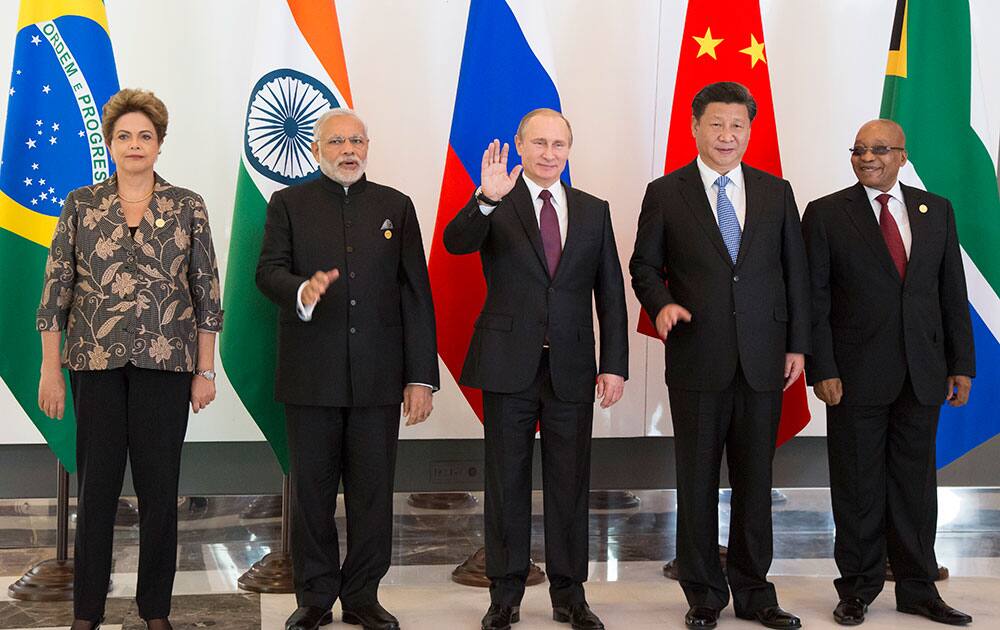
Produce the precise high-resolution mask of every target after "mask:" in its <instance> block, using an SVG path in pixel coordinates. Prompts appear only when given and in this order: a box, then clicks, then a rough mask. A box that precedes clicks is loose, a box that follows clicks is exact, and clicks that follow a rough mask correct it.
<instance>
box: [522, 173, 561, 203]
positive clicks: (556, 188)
mask: <svg viewBox="0 0 1000 630" xmlns="http://www.w3.org/2000/svg"><path fill="white" fill-rule="evenodd" d="M521 177H522V178H523V179H524V183H525V184H527V186H528V193H529V194H530V195H531V201H532V202H534V201H535V200H536V199H538V195H539V194H541V192H542V191H543V190H548V191H549V192H550V193H552V203H553V204H554V205H557V206H558V205H559V204H560V203H562V199H564V198H565V195H564V194H563V187H562V180H556V183H554V184H552V185H551V186H549V187H548V188H542V187H541V186H539V185H538V184H536V183H535V182H533V181H531V178H530V177H525V176H523V175H522V176H521Z"/></svg>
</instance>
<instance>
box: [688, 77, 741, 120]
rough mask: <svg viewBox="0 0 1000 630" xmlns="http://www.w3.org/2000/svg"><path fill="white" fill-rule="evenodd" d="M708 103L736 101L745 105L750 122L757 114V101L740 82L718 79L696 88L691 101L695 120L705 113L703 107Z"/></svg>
mask: <svg viewBox="0 0 1000 630" xmlns="http://www.w3.org/2000/svg"><path fill="white" fill-rule="evenodd" d="M709 103H738V104H740V105H746V107H747V114H749V115H750V122H753V119H754V117H755V116H757V101H755V100H753V94H751V93H750V90H748V89H747V88H746V86H745V85H743V84H742V83H737V82H735V81H719V82H718V83H709V84H708V85H706V86H705V87H703V88H701V89H700V90H698V93H697V94H695V95H694V100H693V101H691V113H692V114H693V115H694V117H695V119H696V120H701V115H702V114H704V113H705V108H706V107H708V105H709Z"/></svg>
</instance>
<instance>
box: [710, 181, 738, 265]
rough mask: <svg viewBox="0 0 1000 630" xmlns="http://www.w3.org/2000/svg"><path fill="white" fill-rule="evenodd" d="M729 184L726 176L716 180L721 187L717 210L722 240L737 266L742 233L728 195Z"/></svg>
mask: <svg viewBox="0 0 1000 630" xmlns="http://www.w3.org/2000/svg"><path fill="white" fill-rule="evenodd" d="M727 184H729V178H728V177H726V176H725V175H720V176H719V178H718V179H717V180H715V185H716V186H718V187H719V194H718V196H717V197H716V198H715V208H716V213H717V214H718V215H719V231H720V232H722V240H723V242H724V243H725V244H726V249H727V250H729V258H731V259H732V261H733V264H734V265H735V264H736V255H737V254H739V253H740V236H741V233H742V231H741V230H740V222H739V219H737V218H736V208H734V207H733V202H732V201H730V200H729V197H728V196H727V195H726V185H727Z"/></svg>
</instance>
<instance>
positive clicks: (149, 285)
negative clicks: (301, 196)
mask: <svg viewBox="0 0 1000 630" xmlns="http://www.w3.org/2000/svg"><path fill="white" fill-rule="evenodd" d="M37 328H38V330H40V331H61V330H65V331H66V333H65V340H64V344H63V349H62V361H63V364H64V365H65V366H66V367H68V368H69V369H71V370H106V369H114V368H118V367H122V366H124V365H125V364H126V363H129V362H131V363H132V364H133V365H135V366H136V367H141V368H149V369H157V370H170V371H181V372H191V371H193V370H194V368H195V364H196V361H197V350H198V331H199V330H200V331H205V332H218V331H220V330H221V329H222V308H221V303H220V295H219V271H218V268H217V266H216V261H215V251H214V249H213V247H212V235H211V231H210V230H209V227H208V214H207V211H206V209H205V203H204V202H203V201H202V198H201V197H200V196H199V195H197V194H196V193H194V192H191V191H190V190H187V189H184V188H180V187H178V186H172V185H170V184H169V183H167V182H166V181H164V180H163V179H162V178H161V177H160V176H159V175H157V176H156V182H155V184H154V188H153V196H152V198H151V199H150V202H149V207H148V208H147V209H146V212H145V213H144V214H143V217H142V220H141V221H140V223H139V228H138V230H137V231H136V233H135V236H132V234H131V233H130V231H129V228H128V225H127V224H126V222H125V214H124V211H123V210H122V207H121V202H120V201H119V198H118V187H117V177H114V176H113V177H111V178H109V179H108V180H105V181H103V182H100V183H97V184H94V185H92V186H84V187H82V188H78V189H76V190H74V191H73V192H71V193H70V194H69V195H68V196H67V197H66V202H65V204H64V206H63V210H62V214H61V215H60V217H59V221H58V223H57V224H56V231H55V235H54V236H53V238H52V246H51V248H50V249H49V257H48V261H47V263H46V265H45V286H44V289H43V290H42V299H41V304H40V305H39V307H38V318H37Z"/></svg>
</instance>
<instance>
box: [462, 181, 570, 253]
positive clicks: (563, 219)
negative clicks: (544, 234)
mask: <svg viewBox="0 0 1000 630" xmlns="http://www.w3.org/2000/svg"><path fill="white" fill-rule="evenodd" d="M524 183H525V184H527V185H528V194H530V195H531V202H532V203H533V204H534V205H535V223H536V224H538V229H539V230H541V229H542V227H541V225H542V224H541V216H542V203H543V201H542V199H541V198H540V197H539V196H538V195H540V194H541V192H542V191H543V190H547V191H549V192H550V193H552V199H551V201H552V206H553V207H554V208H555V209H556V218H557V219H558V220H559V240H560V242H561V245H562V247H563V248H565V247H566V230H567V229H569V212H568V210H567V209H566V189H565V188H563V185H562V182H561V181H556V183H554V184H552V185H551V186H549V187H548V188H542V187H541V186H539V185H538V184H536V183H535V182H533V181H531V178H530V177H525V178H524ZM477 194H478V192H477ZM495 209H496V206H487V205H484V204H479V211H480V212H482V213H483V214H484V215H486V216H490V213H492V212H493V210H495Z"/></svg>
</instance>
